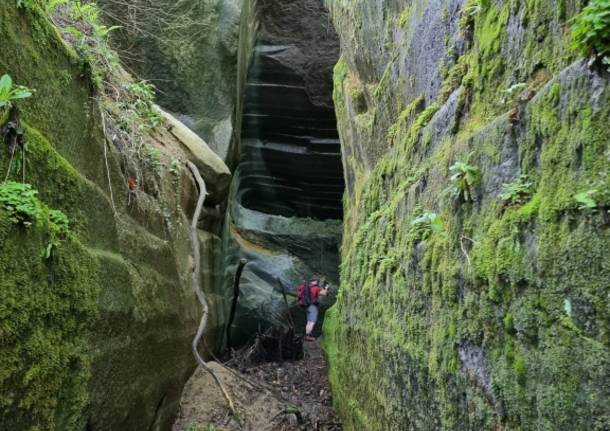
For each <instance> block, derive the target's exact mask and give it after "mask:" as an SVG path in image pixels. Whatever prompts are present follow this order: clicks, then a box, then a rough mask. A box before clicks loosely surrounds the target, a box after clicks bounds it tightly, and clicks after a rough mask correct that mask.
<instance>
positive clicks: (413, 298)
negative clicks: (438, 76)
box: [325, 1, 610, 430]
mask: <svg viewBox="0 0 610 431" xmlns="http://www.w3.org/2000/svg"><path fill="white" fill-rule="evenodd" d="M474 3H476V2H474ZM474 3H473V2H470V3H469V4H470V5H473V4H474ZM577 3H578V2H571V1H567V2H562V5H561V7H559V8H549V7H548V2H546V3H545V2H541V1H535V2H529V3H527V4H524V3H519V2H514V1H509V2H504V3H501V4H500V3H493V2H481V4H477V6H480V7H479V8H478V10H477V11H476V13H474V14H472V15H470V16H469V18H468V20H469V23H468V28H469V30H468V32H469V33H470V36H471V38H470V37H469V39H471V45H470V46H469V49H468V51H467V52H466V53H465V54H464V55H463V56H462V57H461V58H460V59H458V60H457V63H456V66H453V67H452V68H451V69H450V70H448V71H447V75H446V77H445V79H444V82H443V85H442V89H441V91H440V93H439V96H438V97H437V99H436V100H433V101H432V102H431V103H429V105H428V106H427V107H425V106H423V99H422V98H418V99H417V100H415V101H414V102H412V103H411V104H409V105H408V106H407V107H406V108H404V104H403V101H402V98H400V97H394V99H390V98H389V97H388V94H387V93H386V92H388V91H391V90H390V88H391V87H390V86H388V85H387V84H386V85H384V86H383V87H378V88H380V89H379V94H378V95H377V96H376V98H374V100H373V104H372V106H370V107H369V109H370V110H374V111H375V112H376V115H377V117H376V118H377V120H376V121H375V123H373V125H372V128H373V129H372V130H367V132H366V133H363V132H361V131H360V128H359V127H358V125H357V124H355V120H354V119H351V118H347V117H346V112H345V111H344V110H341V109H338V112H337V113H338V117H339V124H340V127H341V131H342V133H341V135H342V141H343V142H342V144H343V146H344V150H345V152H349V154H350V157H348V158H346V159H345V161H346V163H347V165H348V167H350V168H354V171H355V172H358V175H356V178H355V181H354V186H353V188H352V189H351V190H350V191H349V194H348V196H347V197H346V199H345V202H346V204H345V221H346V223H345V235H344V238H345V240H344V244H343V248H342V256H343V261H342V267H341V280H342V282H341V293H340V295H339V298H338V304H337V306H336V309H335V310H334V311H333V313H332V316H331V319H329V320H328V321H327V323H326V325H325V334H326V337H327V340H326V341H325V343H326V344H325V345H326V348H327V351H328V352H330V354H329V362H330V364H331V366H330V376H331V383H332V386H333V391H334V394H335V402H336V404H337V408H338V409H339V411H340V413H341V414H342V417H344V418H345V428H346V429H348V430H349V429H354V430H357V429H371V430H385V429H393V427H395V426H396V424H401V426H403V427H405V428H409V429H411V428H412V429H468V430H477V429H495V428H502V429H544V430H552V429H579V428H592V429H599V430H601V429H604V428H607V427H608V426H610V417H609V415H608V414H607V413H606V411H607V408H606V407H604V405H607V403H608V402H609V400H608V396H607V393H606V394H605V393H604V389H603V388H602V386H603V385H600V384H599V382H600V381H606V380H608V379H609V378H610V376H608V369H610V368H607V364H608V361H609V358H610V340H609V334H610V328H609V327H608V323H607V322H608V298H607V294H606V293H605V290H604V289H605V287H607V283H606V285H604V282H603V280H604V279H608V278H609V277H610V273H609V272H608V267H607V265H605V263H604V262H605V261H606V260H607V253H604V251H603V250H607V249H608V248H610V242H609V241H610V234H609V233H608V229H607V227H608V224H607V215H602V213H601V212H600V211H592V212H587V211H582V210H579V209H578V206H577V205H576V204H575V201H574V195H575V194H576V193H577V192H579V191H582V190H603V189H607V188H608V186H609V185H610V182H609V174H608V172H609V171H608V166H607V165H608V156H607V155H608V151H610V150H609V147H608V140H607V136H606V135H604V132H603V129H604V127H607V126H605V125H607V123H608V119H609V118H610V108H609V107H608V106H610V105H609V104H608V102H610V87H609V86H607V85H605V84H602V85H601V86H599V87H596V88H597V89H596V90H593V89H592V84H591V80H590V77H589V75H588V72H586V71H585V70H583V69H580V66H578V65H575V66H572V69H571V70H569V71H567V72H566V73H564V74H562V75H561V76H559V73H560V72H561V71H562V70H563V69H564V68H566V67H568V66H569V65H570V62H571V61H572V60H573V59H574V57H573V54H572V53H571V50H570V47H569V44H570V42H569V37H568V36H567V35H566V33H565V32H563V31H556V29H558V28H561V27H562V23H565V21H566V20H567V19H569V17H570V16H573V15H574V14H575V13H577V11H578V8H579V5H578V4H577ZM365 6H366V5H364V4H363V3H358V2H355V3H354V4H353V5H352V9H351V10H350V11H349V12H347V11H340V10H339V11H338V10H335V11H334V12H333V13H334V14H335V15H338V14H339V15H341V16H340V17H339V19H336V22H337V23H338V24H339V29H340V31H341V30H342V29H343V26H345V22H344V21H342V20H343V19H345V17H346V16H347V14H348V13H349V14H351V15H356V16H360V18H362V17H366V16H367V15H366V12H365V10H366V8H365ZM412 7H413V15H412V16H413V17H416V16H418V15H419V13H420V12H422V10H424V11H425V9H426V8H425V5H424V4H423V3H421V4H420V3H415V4H414V5H413V6H412ZM343 13H344V14H345V15H343ZM392 14H394V15H393V16H394V18H395V21H394V23H395V25H398V24H397V23H396V22H397V21H398V16H399V14H400V11H394V12H391V13H389V15H392ZM351 15H350V16H351ZM515 22H519V23H520V24H519V25H522V26H523V28H522V29H517V30H516V29H515V27H518V26H515V25H514V24H515ZM510 23H512V24H513V27H511V29H510V32H509V31H508V27H509V25H510ZM368 25H369V27H368V29H369V30H370V28H371V27H370V26H371V24H370V23H369V24H368ZM409 30H412V29H409V28H407V29H405V31H404V32H402V33H405V34H408V33H409ZM363 31H364V30H363ZM517 31H519V32H520V33H519V37H521V38H522V45H521V46H522V49H515V45H514V44H513V41H514V37H515V32H517ZM355 33H356V35H355V36H354V40H355V41H357V42H354V45H355V44H356V43H363V42H362V40H369V39H366V35H359V34H358V31H355ZM402 33H401V34H402ZM346 44H347V45H348V50H347V51H346V52H345V55H349V58H350V61H349V65H348V63H345V62H344V63H343V64H342V65H341V69H340V71H341V74H340V76H341V77H343V78H342V79H341V83H342V84H343V85H344V86H347V84H346V81H348V80H349V79H350V77H351V76H367V73H370V74H373V75H374V74H379V73H382V72H381V70H382V67H378V68H377V69H376V70H375V73H373V72H371V69H372V68H371V67H370V63H367V62H365V60H364V59H365V58H368V57H366V55H367V54H369V53H370V52H373V51H372V50H370V51H366V50H363V51H362V52H361V51H360V46H358V47H357V48H353V50H351V51H350V50H349V49H350V48H349V47H353V46H354V45H350V44H349V43H348V42H346ZM369 48H371V47H370V46H369ZM401 48H403V47H395V48H392V49H393V50H394V51H393V52H386V53H384V55H385V58H386V59H387V60H388V61H391V60H390V59H393V58H394V54H395V53H396V50H397V49H401ZM371 49H372V48H371ZM366 61H369V60H366ZM346 69H347V70H346ZM383 70H388V69H387V64H386V68H385V69H383ZM382 76H383V75H382ZM400 78H401V79H404V80H405V81H407V79H406V78H407V77H405V76H400ZM363 79H364V78H363ZM551 79H553V80H554V82H552V83H551V84H548V81H549V80H551ZM516 83H525V84H526V87H525V88H526V92H527V97H524V99H526V100H524V101H523V102H520V103H522V106H521V108H522V119H521V123H520V124H519V125H515V126H514V125H512V124H511V123H509V121H508V120H507V118H506V113H507V112H508V110H509V108H508V107H507V106H506V104H505V103H502V101H501V100H502V99H503V98H505V94H506V91H505V90H506V89H507V88H509V87H511V86H512V85H514V84H516ZM456 89H458V91H459V92H460V93H459V94H458V97H459V98H460V99H459V100H458V102H459V103H458V111H459V112H458V114H457V115H456V117H457V121H454V122H452V123H450V124H449V126H446V122H447V119H446V118H444V117H446V115H447V109H444V110H442V111H441V112H442V115H441V114H439V115H437V113H439V110H440V109H441V107H442V106H443V104H444V103H445V102H446V100H447V98H448V97H449V95H450V94H452V93H453V92H454V91H455V90H456ZM346 93H347V92H345V91H344V89H343V88H337V87H335V100H336V103H337V105H339V106H342V103H345V100H346V97H349V95H348V94H346ZM593 94H595V95H593ZM534 96H535V97H534ZM386 104H390V105H392V106H390V107H388V106H386ZM445 106H446V105H445ZM384 132H385V133H384ZM604 136H606V137H604ZM383 141H388V142H389V143H390V144H391V145H390V146H389V147H388V148H387V149H385V147H384V144H385V142H383ZM374 146H377V147H379V148H384V151H380V152H378V153H372V152H371V153H368V154H366V156H365V157H362V155H361V152H364V151H365V150H366V151H368V148H369V147H374ZM514 148H516V149H514ZM469 154H470V162H469V163H472V164H473V165H476V166H477V167H479V168H480V171H481V181H480V184H477V185H476V186H475V187H474V188H475V189H476V193H474V194H473V196H474V199H473V202H469V203H468V204H464V205H459V206H456V205H451V204H449V205H448V204H443V191H444V190H446V189H447V187H448V186H449V184H450V174H449V167H450V165H451V164H452V163H453V162H454V161H455V160H465V159H466V156H467V155H469ZM362 160H364V161H365V163H363V162H362ZM509 160H510V163H508V162H509ZM367 163H370V168H369V167H368V166H367ZM509 165H510V166H511V167H510V168H508V167H507V166H509ZM506 169H508V170H510V173H509V174H508V175H511V176H512V177H510V178H506V179H504V176H505V175H507V172H506ZM520 174H527V175H528V181H531V182H532V183H533V185H535V187H532V188H531V190H528V198H527V199H524V200H523V202H520V204H519V205H512V206H508V207H507V206H506V205H505V204H504V202H503V201H502V198H501V197H500V196H499V195H500V193H501V190H499V189H500V186H499V185H498V184H497V181H498V180H499V179H498V178H495V177H496V176H502V179H501V180H500V185H501V184H502V182H507V183H508V182H510V181H513V179H514V178H518V176H519V175H520ZM494 184H496V185H495V186H494ZM530 192H531V193H530ZM596 196H597V195H596ZM598 199H600V200H603V199H602V198H598ZM418 206H419V207H420V208H426V209H429V211H434V212H435V213H436V214H438V215H439V217H440V218H441V219H442V220H443V224H444V227H445V231H446V235H439V236H434V235H433V236H431V238H429V239H428V240H427V241H425V242H417V241H413V238H414V233H413V227H412V226H410V223H409V220H412V219H413V218H414V217H415V216H416V214H417V207H418ZM599 206H600V205H599V204H598V207H599ZM601 207H603V208H606V207H607V205H606V204H601ZM575 298H580V299H579V300H576V299H575ZM568 299H569V300H570V304H571V306H572V307H571V308H572V310H571V311H572V312H571V315H570V316H568V315H566V311H565V303H566V300H568ZM577 303H579V304H580V305H575V304H577ZM579 307H580V308H579ZM475 347H476V348H479V349H480V350H481V352H482V354H483V355H484V357H485V360H486V363H487V366H486V367H484V369H483V370H482V371H480V372H481V373H483V374H484V375H485V376H486V378H487V379H488V380H487V381H488V382H490V383H489V387H487V386H486V384H485V383H484V382H482V381H480V380H477V378H479V377H477V375H476V373H475V374H474V375H473V374H472V373H471V372H470V370H467V368H468V366H469V364H468V363H467V362H466V363H465V362H464V359H462V358H463V357H464V356H462V355H463V354H464V353H471V354H473V351H471V352H469V351H468V349H474V348H475ZM464 350H465V351H466V352H463V351H464ZM574 357H579V358H582V357H587V358H590V359H587V364H585V363H582V362H580V363H579V362H578V361H574V360H573V358H574ZM592 370H594V371H592ZM592 372H593V374H595V377H593V375H592V374H591V373H592ZM583 394H586V397H585V398H586V399H585V398H584V397H583ZM355 411H359V413H358V414H356V413H354V412H355Z"/></svg>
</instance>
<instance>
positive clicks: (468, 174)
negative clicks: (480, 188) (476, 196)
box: [449, 162, 480, 202]
mask: <svg viewBox="0 0 610 431" xmlns="http://www.w3.org/2000/svg"><path fill="white" fill-rule="evenodd" d="M449 170H450V171H451V172H452V174H453V175H452V176H451V182H452V183H453V186H452V188H451V189H450V192H451V195H452V196H453V197H454V198H455V199H458V200H463V201H464V202H471V201H472V200H473V194H472V189H473V187H474V186H475V185H477V184H478V183H479V181H480V175H479V168H477V167H476V166H472V165H469V164H468V163H466V162H455V163H454V164H453V165H452V166H451V167H450V168H449Z"/></svg>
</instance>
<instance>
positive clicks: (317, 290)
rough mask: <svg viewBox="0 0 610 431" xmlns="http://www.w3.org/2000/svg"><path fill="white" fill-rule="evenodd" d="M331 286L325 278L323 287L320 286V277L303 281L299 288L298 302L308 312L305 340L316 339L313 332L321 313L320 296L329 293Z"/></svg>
mask: <svg viewBox="0 0 610 431" xmlns="http://www.w3.org/2000/svg"><path fill="white" fill-rule="evenodd" d="M329 288H330V285H329V284H328V282H327V281H325V280H324V281H323V283H322V287H320V282H319V281H318V279H313V280H312V281H310V282H309V283H303V284H301V285H300V286H299V287H298V288H297V302H298V304H299V305H300V306H301V307H303V308H305V309H306V312H307V324H306V325H305V338H304V340H305V341H315V338H314V337H313V336H312V332H313V329H314V327H315V326H316V322H317V321H318V314H320V303H319V302H318V298H319V297H320V296H326V295H328V290H329Z"/></svg>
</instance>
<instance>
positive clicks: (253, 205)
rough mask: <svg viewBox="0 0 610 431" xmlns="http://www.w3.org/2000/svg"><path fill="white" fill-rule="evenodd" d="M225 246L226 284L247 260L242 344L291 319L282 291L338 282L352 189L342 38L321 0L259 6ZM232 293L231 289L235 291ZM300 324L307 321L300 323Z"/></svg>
mask: <svg viewBox="0 0 610 431" xmlns="http://www.w3.org/2000/svg"><path fill="white" fill-rule="evenodd" d="M257 11H258V17H259V20H260V31H259V33H258V38H257V41H256V44H255V46H254V49H253V52H252V61H251V65H250V68H249V69H248V74H247V79H246V82H245V90H244V105H243V113H242V114H243V115H242V118H241V121H242V124H243V127H242V132H241V139H240V142H239V144H238V148H237V151H236V153H237V154H238V157H237V160H236V167H235V175H234V178H233V183H232V186H231V196H230V198H229V210H228V218H227V228H226V231H225V243H224V266H223V268H224V271H225V286H232V283H233V276H234V271H235V265H236V263H237V261H238V259H239V258H241V257H245V258H246V259H248V261H249V264H248V266H247V267H246V269H245V271H244V273H243V277H242V283H241V292H240V301H239V304H238V310H237V317H236V320H235V324H234V326H233V328H232V329H231V331H234V332H235V333H234V336H233V337H231V339H232V340H234V341H235V342H236V343H241V342H244V341H245V340H248V339H249V338H250V337H251V336H252V335H253V334H254V333H255V332H256V330H257V328H258V326H259V325H262V326H263V327H264V326H266V325H269V324H278V323H279V322H281V321H282V320H283V319H284V318H285V312H286V310H285V304H284V300H283V298H282V292H281V290H282V287H281V286H284V289H285V292H286V294H287V295H288V296H289V298H290V303H291V306H292V304H294V299H293V295H294V291H295V288H296V286H297V285H298V284H299V283H300V282H302V281H303V280H304V279H307V278H310V277H312V276H314V274H320V275H323V276H325V277H327V278H328V279H329V280H330V281H331V282H332V283H334V284H335V285H336V284H337V283H338V270H337V268H338V263H339V262H338V259H339V257H338V243H339V239H340V236H341V222H340V220H341V218H342V213H343V210H342V208H343V204H342V195H343V190H344V185H343V183H344V179H343V169H342V164H341V148H340V144H339V139H338V133H337V129H336V118H335V114H334V110H333V106H332V100H331V94H332V76H331V75H332V68H333V66H334V64H335V62H336V60H337V58H338V48H339V44H338V39H337V37H336V34H334V33H333V31H332V29H330V28H329V27H328V15H327V13H326V11H325V9H324V7H323V6H322V4H321V2H319V1H317V0H307V1H292V0H289V1H281V2H277V1H260V2H258V9H257ZM227 289H228V290H230V289H229V288H227ZM299 323H301V322H299Z"/></svg>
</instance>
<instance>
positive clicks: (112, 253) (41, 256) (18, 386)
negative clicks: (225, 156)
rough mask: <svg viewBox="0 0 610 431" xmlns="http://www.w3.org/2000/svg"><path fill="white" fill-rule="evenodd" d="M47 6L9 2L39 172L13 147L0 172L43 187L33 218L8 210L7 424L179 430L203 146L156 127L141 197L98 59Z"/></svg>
mask: <svg viewBox="0 0 610 431" xmlns="http://www.w3.org/2000/svg"><path fill="white" fill-rule="evenodd" d="M18 3H21V7H18V6H17V4H18ZM40 5H41V3H39V2H37V1H26V2H15V1H7V2H3V3H2V5H0V40H1V41H2V43H1V44H2V49H1V50H0V75H3V74H4V73H8V74H10V75H11V76H12V78H13V80H14V82H15V83H17V84H21V85H27V86H28V87H30V88H33V89H35V90H36V91H35V93H34V94H33V96H32V97H31V98H29V99H27V100H22V101H18V102H17V105H18V106H19V108H20V110H21V120H22V125H23V129H24V132H25V141H26V145H27V147H26V148H27V149H26V152H25V154H26V163H25V172H23V169H22V170H21V171H20V172H19V173H15V172H13V171H9V165H10V164H13V167H14V161H13V162H11V160H10V157H9V153H8V151H7V150H8V148H7V147H6V146H5V143H4V140H2V142H0V144H1V145H2V148H0V171H1V172H2V181H4V179H5V177H6V176H7V173H9V175H8V178H9V180H12V181H19V182H25V183H28V184H31V185H32V187H33V188H34V189H36V190H38V195H37V196H35V197H33V198H32V199H31V202H30V203H31V204H32V205H33V208H36V214H37V215H36V217H35V218H33V219H31V220H30V221H29V222H31V225H30V226H26V224H24V223H23V222H21V221H19V219H17V220H15V217H14V211H13V210H11V209H10V207H9V206H7V205H4V204H3V205H0V206H1V207H2V209H0V424H1V425H0V428H2V429H12V430H30V429H31V430H42V429H44V430H47V429H48V430H81V429H91V430H102V429H129V430H138V429H168V428H169V427H170V426H171V423H172V420H173V417H174V415H175V413H176V411H177V408H178V403H179V399H180V394H181V391H182V387H183V384H184V382H185V381H186V379H187V378H188V377H189V375H190V373H191V372H192V370H193V369H194V367H195V362H194V359H193V357H192V354H191V351H190V343H191V339H192V337H193V336H194V333H195V331H196V328H197V324H198V321H199V317H200V313H201V310H200V307H199V305H198V303H197V301H196V297H195V294H194V290H193V286H192V281H191V273H192V269H193V266H192V258H191V253H192V245H191V242H190V239H189V232H190V230H189V223H190V217H191V215H192V212H193V208H194V201H195V197H196V194H197V191H196V188H195V185H194V182H193V181H192V179H191V178H190V175H188V171H187V170H186V169H184V168H183V169H181V168H180V163H179V162H180V161H183V160H185V159H189V158H191V159H193V155H192V154H190V153H189V152H188V151H186V150H185V148H184V146H182V144H181V141H180V138H178V137H177V136H176V135H175V133H176V131H175V127H174V126H172V130H173V133H170V131H169V130H168V129H169V127H167V126H160V127H158V128H157V129H156V131H154V132H153V133H152V134H151V136H149V138H148V139H149V140H148V141H147V142H146V145H150V148H155V149H154V152H153V153H152V154H154V155H155V158H154V160H153V161H154V162H155V163H149V164H148V165H146V166H144V167H143V169H144V170H145V172H144V175H143V177H142V183H141V184H140V185H139V187H138V188H137V190H134V189H133V187H132V186H130V184H129V183H128V179H127V177H126V173H125V172H123V168H124V167H125V165H124V155H122V154H120V153H119V151H118V150H117V147H116V146H115V145H112V144H111V142H112V139H113V138H112V137H111V136H109V137H104V134H103V125H102V121H101V116H100V106H99V103H98V94H97V93H96V86H95V85H94V84H93V83H92V77H91V68H90V67H89V65H88V62H87V59H85V58H83V57H82V56H81V53H77V52H75V51H74V50H73V49H72V48H70V47H68V46H67V45H66V44H65V43H64V41H63V40H62V38H61V36H60V35H59V33H58V31H57V29H56V28H55V27H54V26H53V25H52V23H51V21H50V20H49V18H48V16H47V14H46V12H44V10H43V9H42V7H40ZM125 84H127V83H125ZM4 114H5V112H4V111H3V112H2V115H0V118H2V119H3V121H2V124H1V125H0V126H4V123H5V120H6V116H5V115H4ZM182 127H184V126H182ZM107 142H108V145H107V144H106V143H107ZM198 144H199V145H205V144H204V143H202V142H199V143H198ZM151 151H153V150H151ZM207 151H209V149H208V150H207ZM193 161H196V162H201V163H203V164H204V165H205V164H206V162H205V160H203V161H198V160H195V159H193ZM170 162H171V163H170ZM209 166H210V169H216V168H217V167H218V166H220V168H222V169H221V171H222V172H219V173H218V178H219V179H218V182H219V184H218V187H216V185H215V184H210V189H211V190H213V191H217V190H223V189H224V190H225V191H226V186H227V185H228V182H229V181H230V179H229V177H230V175H229V171H228V169H227V168H226V166H224V165H222V162H221V161H220V159H218V160H214V163H210V164H209ZM1 187H2V191H4V190H5V184H4V183H3V184H2V186H1ZM111 190H112V191H113V192H111ZM215 199H219V200H222V196H219V195H218V193H217V195H216V196H215ZM51 210H60V211H62V212H63V213H64V214H65V215H66V216H67V218H68V220H69V231H68V232H67V233H65V232H64V233H62V234H61V235H59V234H58V232H59V231H58V229H59V228H58V226H59V225H58V224H57V223H59V221H58V220H56V219H55V218H54V217H53V216H52V214H55V215H57V213H53V212H52V211H51ZM213 214H214V211H209V212H208V213H207V215H206V220H204V222H205V223H202V226H201V227H202V229H205V231H203V230H202V234H201V235H202V241H201V242H202V248H203V252H202V255H203V259H204V262H203V269H204V271H205V272H206V273H205V274H204V277H203V279H204V280H206V285H205V287H206V288H207V289H209V288H210V287H211V286H212V285H213V281H214V277H215V271H216V269H215V268H216V266H217V265H216V263H217V256H216V254H215V251H214V250H218V249H219V247H218V244H217V242H218V241H219V240H218V236H217V234H218V228H219V225H220V220H222V215H221V214H217V215H216V216H213ZM214 217H215V218H214ZM29 222H28V223H29ZM215 241H216V242H215ZM52 244H53V245H52ZM50 245H52V247H51V248H49V246H50ZM210 293H213V292H210ZM213 310H214V307H213ZM216 321H217V319H216V317H212V319H211V322H212V324H211V330H210V337H208V339H207V340H206V342H207V345H208V346H215V345H216V339H215V338H214V337H215V335H214V334H217V333H218V330H221V328H216V327H215V326H216Z"/></svg>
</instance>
